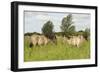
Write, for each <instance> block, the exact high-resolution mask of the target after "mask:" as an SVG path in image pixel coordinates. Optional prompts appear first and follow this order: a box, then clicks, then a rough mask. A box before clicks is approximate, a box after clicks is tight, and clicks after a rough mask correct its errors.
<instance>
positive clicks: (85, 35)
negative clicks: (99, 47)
mask: <svg viewBox="0 0 100 73" xmlns="http://www.w3.org/2000/svg"><path fill="white" fill-rule="evenodd" d="M83 36H84V38H85V39H86V40H88V39H89V36H90V29H89V28H86V29H85V31H84V34H83Z"/></svg>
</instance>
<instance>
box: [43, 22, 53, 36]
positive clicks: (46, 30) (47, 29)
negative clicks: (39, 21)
mask: <svg viewBox="0 0 100 73" xmlns="http://www.w3.org/2000/svg"><path fill="white" fill-rule="evenodd" d="M53 27H54V25H53V23H52V22H51V21H47V22H46V23H45V24H44V25H43V27H42V33H43V34H44V35H45V36H46V37H49V36H51V34H52V33H53Z"/></svg>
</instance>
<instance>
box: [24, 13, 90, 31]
mask: <svg viewBox="0 0 100 73" xmlns="http://www.w3.org/2000/svg"><path fill="white" fill-rule="evenodd" d="M68 14H72V18H73V20H72V21H73V24H72V25H74V26H75V28H76V31H79V30H85V29H86V28H90V24H91V23H90V22H91V15H90V14H83V13H67V12H66V13H64V12H63V13H62V12H37V11H24V27H25V29H24V33H27V32H38V33H42V31H41V28H42V27H43V25H44V24H45V23H46V22H47V21H49V20H50V21H52V22H53V25H54V30H53V31H55V32H61V29H60V26H61V22H62V19H63V18H64V17H66V16H67V15H68Z"/></svg>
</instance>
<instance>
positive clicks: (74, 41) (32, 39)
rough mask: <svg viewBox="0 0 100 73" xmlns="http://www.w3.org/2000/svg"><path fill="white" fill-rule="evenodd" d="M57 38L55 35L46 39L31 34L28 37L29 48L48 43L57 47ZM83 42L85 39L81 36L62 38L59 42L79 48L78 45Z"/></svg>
mask: <svg viewBox="0 0 100 73" xmlns="http://www.w3.org/2000/svg"><path fill="white" fill-rule="evenodd" d="M59 37H60V36H56V35H51V36H50V37H46V36H44V35H37V34H33V35H31V36H29V47H30V48H32V47H34V46H37V45H39V46H41V45H47V44H48V43H50V42H51V43H53V44H55V45H57V39H59ZM84 40H85V39H84V37H83V36H82V35H77V36H70V38H67V37H65V36H63V37H62V40H61V41H62V42H63V43H64V44H66V43H67V44H69V45H73V46H76V47H80V45H81V44H82V42H84Z"/></svg>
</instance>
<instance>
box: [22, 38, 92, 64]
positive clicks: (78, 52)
mask: <svg viewBox="0 0 100 73" xmlns="http://www.w3.org/2000/svg"><path fill="white" fill-rule="evenodd" d="M89 58H90V41H89V40H88V41H84V42H83V43H82V44H81V45H80V47H79V48H78V47H76V46H72V45H69V44H67V43H63V42H62V38H59V39H57V45H55V44H53V43H48V44H47V45H40V46H39V45H37V46H33V47H32V48H30V47H29V39H27V38H24V61H25V62H30V61H47V60H74V59H89Z"/></svg>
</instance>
